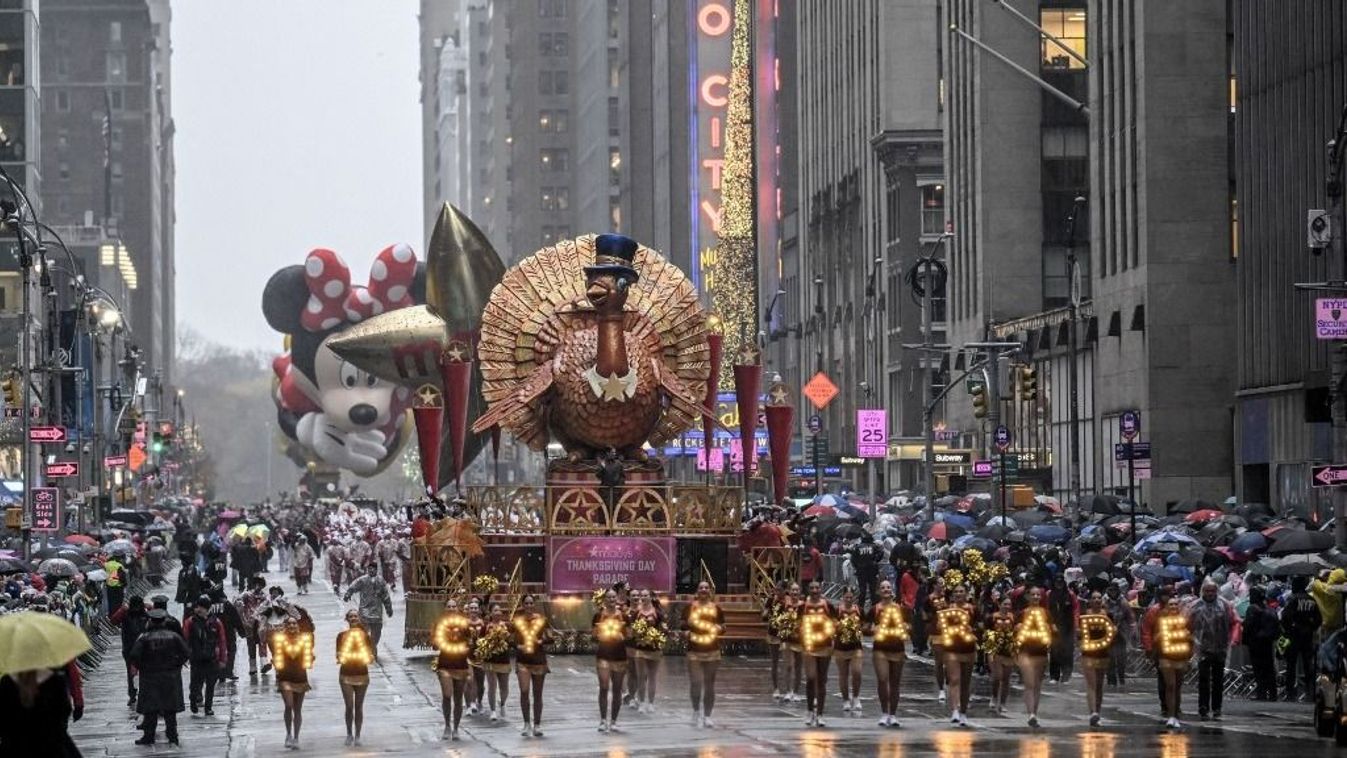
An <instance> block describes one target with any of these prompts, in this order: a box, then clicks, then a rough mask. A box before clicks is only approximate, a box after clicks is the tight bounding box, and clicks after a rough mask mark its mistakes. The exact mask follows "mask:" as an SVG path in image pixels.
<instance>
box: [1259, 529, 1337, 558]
mask: <svg viewBox="0 0 1347 758" xmlns="http://www.w3.org/2000/svg"><path fill="white" fill-rule="evenodd" d="M1330 547H1333V535H1331V534H1329V533H1327V532H1311V531H1306V530H1303V529H1301V530H1295V531H1289V530H1283V531H1280V532H1278V533H1277V536H1275V537H1273V538H1272V547H1270V548H1268V551H1267V552H1268V555H1299V554H1302V553H1318V552H1320V551H1323V550H1327V549H1329V548H1330Z"/></svg>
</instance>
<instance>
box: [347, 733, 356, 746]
mask: <svg viewBox="0 0 1347 758" xmlns="http://www.w3.org/2000/svg"><path fill="white" fill-rule="evenodd" d="M354 744H355V737H352V736H351V735H349V734H348V735H346V747H350V746H352V745H354Z"/></svg>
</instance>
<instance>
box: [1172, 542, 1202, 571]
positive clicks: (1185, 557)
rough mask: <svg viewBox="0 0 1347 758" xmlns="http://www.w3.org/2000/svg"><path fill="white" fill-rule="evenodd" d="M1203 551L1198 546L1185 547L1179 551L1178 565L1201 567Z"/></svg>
mask: <svg viewBox="0 0 1347 758" xmlns="http://www.w3.org/2000/svg"><path fill="white" fill-rule="evenodd" d="M1203 552H1205V551H1203V549H1202V548H1200V547H1197V546H1195V545H1194V546H1190V547H1185V548H1183V549H1182V550H1180V551H1179V557H1178V559H1177V563H1178V564H1179V565H1180V566H1201V565H1202V554H1203Z"/></svg>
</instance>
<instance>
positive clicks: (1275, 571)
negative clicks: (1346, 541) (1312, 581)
mask: <svg viewBox="0 0 1347 758" xmlns="http://www.w3.org/2000/svg"><path fill="white" fill-rule="evenodd" d="M1331 567H1332V565H1331V564H1330V563H1329V562H1328V561H1326V560H1324V559H1323V558H1320V557H1319V556H1317V555H1311V556H1300V555H1293V556H1286V557H1282V558H1260V559H1259V560H1256V561H1254V562H1253V563H1251V564H1249V573H1251V574H1261V575H1264V576H1314V575H1315V574H1317V573H1319V572H1320V571H1322V570H1324V569H1326V568H1331Z"/></svg>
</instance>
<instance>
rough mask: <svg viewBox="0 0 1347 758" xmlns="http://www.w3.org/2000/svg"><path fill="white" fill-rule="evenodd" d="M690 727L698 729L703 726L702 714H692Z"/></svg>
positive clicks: (695, 712) (698, 712) (694, 712)
mask: <svg viewBox="0 0 1347 758" xmlns="http://www.w3.org/2000/svg"><path fill="white" fill-rule="evenodd" d="M688 725H689V726H693V727H698V726H701V725H702V714H701V712H700V711H693V712H692V720H691V721H689V722H688Z"/></svg>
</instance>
